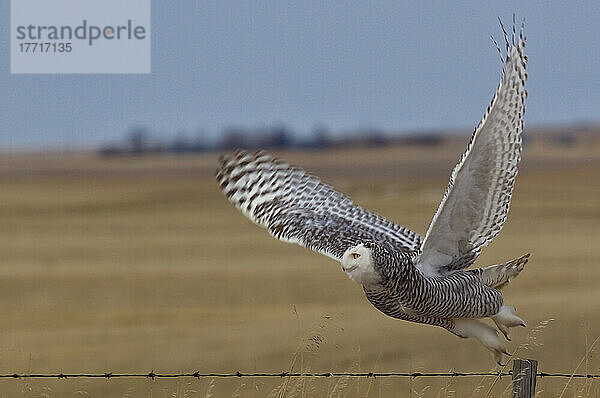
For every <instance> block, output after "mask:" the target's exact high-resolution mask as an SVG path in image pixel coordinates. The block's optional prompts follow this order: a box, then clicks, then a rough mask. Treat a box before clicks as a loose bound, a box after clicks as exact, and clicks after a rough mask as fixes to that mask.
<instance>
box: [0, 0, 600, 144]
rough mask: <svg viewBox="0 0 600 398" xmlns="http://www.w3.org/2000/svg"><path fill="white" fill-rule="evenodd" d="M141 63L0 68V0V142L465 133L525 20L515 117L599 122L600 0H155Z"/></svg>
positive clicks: (5, 50)
mask: <svg viewBox="0 0 600 398" xmlns="http://www.w3.org/2000/svg"><path fill="white" fill-rule="evenodd" d="M152 3H153V4H152V27H151V29H152V74H149V75H11V74H10V60H9V55H8V54H9V45H8V43H9V26H10V20H9V16H10V13H9V1H8V0H5V1H2V2H1V4H0V37H1V40H0V52H1V53H2V54H3V55H2V58H1V59H2V62H1V63H0V112H1V120H2V124H1V125H0V150H3V149H9V148H22V147H28V148H41V147H46V146H52V147H64V148H69V147H74V146H85V145H97V144H99V143H103V142H107V141H117V140H119V139H120V138H121V137H122V136H123V134H124V132H125V131H127V130H128V129H129V128H131V127H133V126H136V125H140V124H142V125H145V126H148V128H149V129H150V130H151V131H153V132H154V133H155V134H156V136H159V137H160V136H164V137H172V136H174V135H175V132H176V131H182V130H183V131H186V132H187V133H188V134H189V135H190V136H194V135H195V134H197V131H198V130H199V129H202V130H204V131H206V132H207V133H208V134H209V135H211V136H213V137H214V136H217V135H218V134H219V132H220V131H221V130H222V129H223V128H226V127H228V126H246V127H259V126H264V125H269V124H273V123H283V124H285V125H287V126H289V127H290V128H292V129H293V130H294V131H296V132H297V133H307V132H310V131H311V129H312V128H313V127H314V126H315V125H325V126H327V127H328V128H329V129H330V130H332V131H348V130H356V129H358V128H364V127H373V128H379V129H385V130H389V131H408V130H411V131H412V130H427V129H438V128H467V129H472V128H473V127H474V126H475V125H476V124H477V123H478V121H479V119H480V118H481V115H482V114H483V112H484V110H485V108H486V107H487V105H488V104H489V102H490V100H491V98H492V95H493V92H494V90H495V89H496V86H497V84H498V81H499V78H500V70H501V65H500V61H499V58H498V54H497V52H496V49H495V48H494V46H493V44H492V42H491V39H490V35H494V37H496V38H497V39H501V38H502V34H501V31H500V28H499V26H498V24H497V21H496V18H497V17H498V16H499V17H501V18H502V19H503V20H504V21H505V23H506V24H507V25H510V24H511V20H512V13H513V12H514V13H516V15H517V20H520V18H522V17H524V18H525V31H526V35H527V38H528V42H527V48H526V51H527V54H528V56H529V65H528V72H529V80H528V83H527V85H528V86H527V88H528V91H529V97H528V100H527V112H526V115H525V118H526V125H527V124H529V125H534V124H547V123H548V124H549V123H581V122H600V40H599V39H600V33H598V23H599V21H600V3H598V2H597V1H578V2H558V1H552V2H550V1H543V2H542V1H540V2H526V1H491V2H488V1H485V2H482V1H461V2H460V4H458V5H449V3H450V2H442V1H439V2H429V1H423V2H412V1H411V2H402V1H381V2H358V1H353V2H342V1H335V2H333V1H331V2H323V1H296V2H288V1H264V2H258V1H236V2H233V1H223V0H221V1H210V2H209V1H206V2H205V1H197V2H195V1H178V2H168V1H163V0H153V1H152Z"/></svg>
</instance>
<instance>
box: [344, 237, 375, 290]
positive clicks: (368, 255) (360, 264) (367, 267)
mask: <svg viewBox="0 0 600 398" xmlns="http://www.w3.org/2000/svg"><path fill="white" fill-rule="evenodd" d="M342 269H343V270H344V272H345V273H346V274H347V275H348V277H349V278H350V279H352V280H353V281H354V282H356V283H358V284H359V285H364V286H365V287H369V286H371V285H374V284H376V283H378V282H379V281H380V280H381V276H380V275H379V273H378V272H377V271H376V270H375V263H374V262H373V256H372V248H370V247H369V246H368V245H365V244H362V243H361V244H359V245H357V246H354V247H351V248H350V249H348V250H346V252H345V253H344V256H343V257H342Z"/></svg>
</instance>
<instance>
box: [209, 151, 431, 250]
mask: <svg viewBox="0 0 600 398" xmlns="http://www.w3.org/2000/svg"><path fill="white" fill-rule="evenodd" d="M217 180H218V182H219V184H220V185H221V188H222V190H223V192H224V193H225V195H226V196H227V198H228V199H229V200H230V201H231V202H232V203H233V204H234V205H235V206H236V207H237V208H238V209H240V210H241V211H242V213H243V214H244V215H245V216H247V217H248V218H250V219H251V220H252V221H254V222H255V223H256V224H258V225H261V226H263V227H265V228H266V229H267V230H268V231H269V232H270V233H271V235H273V236H274V237H275V238H277V239H280V240H283V241H287V242H293V243H298V244H300V245H302V246H304V247H307V248H309V249H311V250H314V251H316V252H319V253H321V254H324V255H326V256H329V257H331V258H334V259H336V260H338V261H341V259H342V256H343V254H344V252H345V251H346V250H347V249H348V248H350V247H353V246H355V245H357V244H359V243H361V242H362V241H365V240H376V241H388V242H390V243H392V244H394V245H395V246H396V247H398V249H399V250H404V251H407V252H415V251H417V250H418V249H419V247H420V245H421V237H420V236H419V235H417V234H416V233H414V232H412V231H410V230H409V229H407V228H404V227H401V226H399V225H396V224H394V223H392V222H390V221H388V220H386V219H385V218H383V217H381V216H379V215H377V214H375V213H372V212H369V211H367V210H364V209H362V208H361V207H359V206H357V205H355V204H354V203H353V202H352V200H351V199H350V198H348V197H347V196H345V195H343V194H342V193H340V192H338V191H337V190H335V189H334V188H333V187H331V186H330V185H327V184H324V183H323V182H321V180H319V179H318V178H317V177H315V176H313V175H311V174H308V173H306V172H305V171H304V170H302V169H300V168H297V167H293V166H290V165H288V164H286V163H283V162H282V161H280V160H277V159H275V158H273V157H272V156H271V155H269V154H267V153H265V152H257V153H254V154H249V153H247V152H244V151H239V152H237V153H235V154H233V155H229V156H223V157H222V158H221V165H220V167H219V169H218V170H217Z"/></svg>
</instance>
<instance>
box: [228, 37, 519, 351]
mask: <svg viewBox="0 0 600 398" xmlns="http://www.w3.org/2000/svg"><path fill="white" fill-rule="evenodd" d="M503 29H504V28H503ZM513 32H514V29H513ZM515 36H516V35H514V34H513V39H512V43H509V41H508V39H507V41H506V44H507V46H506V59H505V60H504V65H503V69H502V79H501V81H500V84H499V86H498V89H497V91H496V94H495V95H494V98H493V100H492V103H491V105H490V107H489V108H488V109H487V111H486V113H485V115H484V117H483V119H482V121H481V123H480V124H479V125H478V126H477V128H476V129H475V132H474V133H473V136H472V138H471V140H470V142H469V144H468V146H467V150H466V152H465V153H464V154H463V155H462V157H461V158H460V160H459V162H458V164H457V165H456V167H455V169H454V171H453V172H452V175H451V178H450V183H449V184H448V188H447V189H446V192H445V193H444V196H443V198H442V201H441V203H440V206H439V208H438V210H437V212H436V213H435V215H434V217H433V220H432V221H431V224H430V226H429V229H428V231H427V234H426V235H425V238H424V239H422V238H421V237H420V236H419V235H418V234H417V233H415V232H413V231H410V230H409V229H407V228H405V227H402V226H399V225H396V224H394V223H392V222H390V221H388V220H386V219H385V218H383V217H381V216H379V215H377V214H375V213H372V212H370V211H368V210H365V209H363V208H361V207H359V206H357V205H355V204H354V203H353V202H352V200H351V199H350V198H348V197H347V196H345V195H344V194H342V193H340V192H338V191H337V190H335V189H334V188H333V187H331V186H329V185H327V184H325V183H323V182H321V180H319V179H318V178H317V177H315V176H313V175H310V174H308V173H306V172H305V171H304V170H302V169H300V168H297V167H293V166H290V165H288V164H286V163H284V162H282V161H280V160H277V159H275V158H273V157H272V156H271V155H269V154H267V153H265V152H257V153H254V154H250V153H247V152H243V151H238V152H236V153H235V154H234V155H229V156H224V157H222V158H221V165H220V167H219V169H218V170H217V180H218V181H219V184H220V185H221V188H222V189H223V192H224V193H225V195H226V196H227V198H228V199H229V200H230V201H231V202H232V203H233V204H235V206H236V207H238V208H239V209H240V210H241V211H242V213H244V215H246V216H247V217H248V218H250V219H251V220H252V221H254V222H255V223H257V224H258V225H261V226H263V227H265V228H266V229H267V230H268V231H269V232H270V233H271V235H273V236H274V237H275V238H277V239H280V240H283V241H287V242H293V243H298V244H300V245H302V246H305V247H307V248H309V249H312V250H314V251H317V252H319V253H322V254H324V255H326V256H329V257H331V258H333V259H336V260H338V261H340V262H341V263H342V267H343V268H344V270H345V271H346V272H347V273H348V275H349V276H350V277H351V278H352V279H353V280H355V281H357V282H358V283H361V284H362V285H363V288H364V291H365V294H366V297H367V299H368V300H369V301H370V302H371V303H372V304H373V305H374V306H375V307H376V308H377V309H379V310H380V311H381V312H383V313H385V314H387V315H389V316H391V317H394V318H398V319H403V320H406V321H411V322H418V323H425V324H430V325H436V326H440V327H443V328H445V329H447V330H449V331H450V332H452V333H454V334H456V335H458V336H460V337H474V338H476V339H478V340H479V341H481V342H482V343H483V344H484V345H485V346H486V347H487V348H488V349H490V350H491V351H492V352H493V353H494V355H495V357H496V360H497V361H498V362H499V363H502V362H503V360H504V355H506V354H507V352H506V348H505V347H504V344H503V343H502V341H501V340H500V339H499V338H498V336H497V331H496V330H495V329H493V328H492V327H491V326H489V325H487V324H485V323H483V322H480V321H478V319H481V318H486V317H489V318H492V320H493V321H494V322H495V323H496V325H497V327H498V329H499V330H500V331H502V332H503V333H504V335H505V336H506V337H507V338H508V330H509V327H513V326H517V325H522V326H524V322H523V321H522V320H521V318H519V317H518V316H517V315H516V313H515V311H514V308H513V307H508V306H505V305H504V302H503V298H502V294H501V293H500V291H499V289H500V288H502V287H503V286H505V285H506V284H507V283H508V282H509V280H510V279H511V278H513V277H515V276H516V275H518V273H519V272H520V271H521V270H522V269H523V266H524V265H525V263H526V262H527V260H528V258H529V255H526V256H523V257H521V258H519V259H516V260H513V261H509V262H507V263H503V264H498V265H494V266H489V267H485V268H478V269H473V270H468V271H465V270H464V269H465V268H467V267H469V266H470V265H472V264H473V262H474V261H475V259H476V258H477V257H478V255H479V253H480V252H481V249H482V248H483V247H484V246H486V245H487V244H488V243H489V242H490V241H491V240H492V239H493V238H494V237H495V236H496V235H497V234H498V233H499V231H500V229H501V228H502V226H503V224H504V222H505V220H506V216H507V214H508V209H509V204H510V198H511V196H512V191H513V187H514V182H515V178H516V175H517V164H518V162H519V160H520V157H521V132H522V129H523V114H524V112H525V98H526V96H527V92H526V91H525V88H524V86H525V80H526V78H527V74H526V72H525V68H526V64H527V57H526V56H525V55H524V47H525V38H524V36H523V33H522V30H521V32H520V33H519V35H518V38H517V37H515Z"/></svg>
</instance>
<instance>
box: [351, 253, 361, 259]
mask: <svg viewBox="0 0 600 398" xmlns="http://www.w3.org/2000/svg"><path fill="white" fill-rule="evenodd" d="M359 257H360V254H358V253H352V258H353V259H355V260H356V259H357V258H359Z"/></svg>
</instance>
